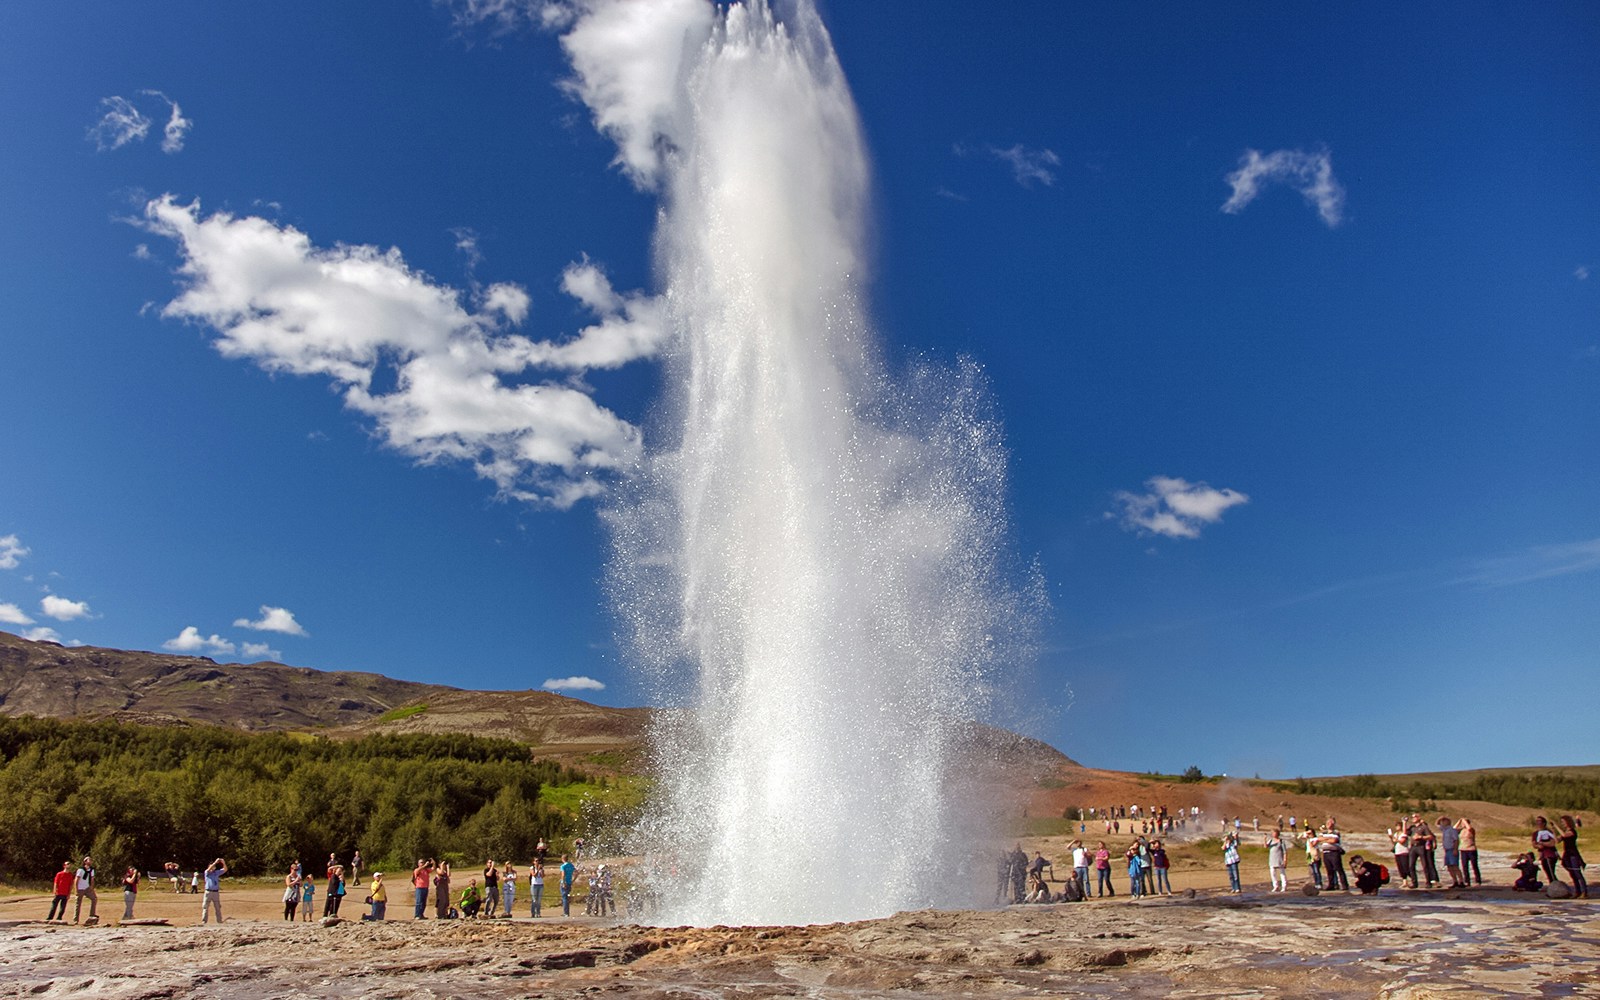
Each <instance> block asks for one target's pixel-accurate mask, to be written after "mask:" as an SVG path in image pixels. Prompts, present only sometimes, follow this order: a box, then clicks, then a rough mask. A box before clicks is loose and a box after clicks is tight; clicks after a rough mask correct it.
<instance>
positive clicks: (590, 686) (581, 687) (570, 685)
mask: <svg viewBox="0 0 1600 1000" xmlns="http://www.w3.org/2000/svg"><path fill="white" fill-rule="evenodd" d="M542 687H543V688H544V689H545V690H546V691H604V690H605V689H606V686H605V685H604V684H602V683H601V682H599V681H597V680H595V679H594V678H593V677H552V678H550V679H549V680H547V681H545V682H544V684H543V685H542Z"/></svg>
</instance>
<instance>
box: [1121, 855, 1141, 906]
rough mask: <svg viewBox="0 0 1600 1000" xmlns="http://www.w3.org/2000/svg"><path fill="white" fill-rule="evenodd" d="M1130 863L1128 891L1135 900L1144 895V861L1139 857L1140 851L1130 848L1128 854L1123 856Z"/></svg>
mask: <svg viewBox="0 0 1600 1000" xmlns="http://www.w3.org/2000/svg"><path fill="white" fill-rule="evenodd" d="M1123 857H1125V858H1127V861H1128V891H1129V892H1130V893H1132V894H1133V898H1134V899H1138V898H1140V897H1141V896H1143V895H1144V859H1143V858H1142V857H1140V856H1139V849H1138V848H1136V847H1130V848H1128V853H1127V854H1125V855H1123Z"/></svg>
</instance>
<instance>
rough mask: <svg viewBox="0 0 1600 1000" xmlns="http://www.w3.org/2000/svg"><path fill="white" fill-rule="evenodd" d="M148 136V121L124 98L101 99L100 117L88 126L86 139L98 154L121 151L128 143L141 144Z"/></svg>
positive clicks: (142, 113)
mask: <svg viewBox="0 0 1600 1000" xmlns="http://www.w3.org/2000/svg"><path fill="white" fill-rule="evenodd" d="M149 134H150V119H149V118H147V117H145V114H144V112H142V111H140V110H139V109H138V108H136V107H134V106H133V102H132V101H130V100H128V99H127V98H126V97H115V96H113V97H102V98H101V99H100V117H99V119H98V120H97V121H96V122H95V123H94V124H93V125H90V126H89V130H88V134H87V136H86V138H88V140H89V141H90V142H92V143H94V148H95V149H98V150H99V151H100V152H102V153H104V152H108V151H110V150H113V149H121V148H122V147H123V146H126V145H127V144H128V143H130V142H141V141H143V140H144V137H145V136H147V135H149Z"/></svg>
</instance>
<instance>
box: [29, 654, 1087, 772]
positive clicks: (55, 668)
mask: <svg viewBox="0 0 1600 1000" xmlns="http://www.w3.org/2000/svg"><path fill="white" fill-rule="evenodd" d="M23 715H31V716H38V717H40V718H57V719H103V718H110V719H117V720H120V721H124V722H136V723H142V724H146V725H194V724H208V725H217V726H224V727H227V728H231V729H241V730H245V731H247V732H319V733H323V734H325V735H329V736H361V735H367V734H371V733H423V734H431V735H452V734H463V733H468V734H472V735H475V736H489V737H498V738H502V739H512V740H516V741H517V742H519V743H524V744H527V745H529V746H530V747H532V748H533V750H534V752H535V753H536V754H537V755H538V756H540V757H546V758H552V759H557V760H565V761H569V762H581V763H582V764H583V765H584V766H585V767H586V768H588V769H589V770H601V771H606V770H613V771H633V770H637V769H638V767H639V766H640V762H641V757H642V753H643V749H644V745H645V733H646V731H647V729H648V727H649V725H650V716H651V710H650V709H648V708H607V707H605V706H601V705H593V704H590V703H589V702H586V701H581V700H579V699H577V698H568V697H565V696H564V695H559V694H555V693H554V692H550V691H532V690H529V691H469V690H463V689H461V688H454V687H448V686H446V685H442V684H421V683H416V682H413V681H400V680H395V679H393V678H390V677H385V676H383V675H382V674H374V673H361V672H352V671H338V670H335V671H324V670H314V669H311V668H309V667H293V666H287V665H285V664H282V663H271V662H267V663H249V664H245V663H218V662H216V661H215V660H212V659H210V658H208V657H203V656H178V655H174V654H170V653H149V652H139V651H134V650H122V649H108V648H102V647H97V646H76V647H67V646H61V645H59V644H57V643H53V642H33V641H30V640H27V639H24V638H22V637H20V636H16V635H12V634H10V633H7V632H0V716H13V717H15V716H23ZM963 735H964V739H963V743H964V745H965V746H966V747H967V748H968V752H969V754H970V756H971V763H972V764H973V765H974V766H975V767H976V768H977V770H978V771H979V772H980V773H982V774H994V775H996V776H999V775H1007V776H1018V775H1021V776H1023V780H1024V781H1025V782H1029V781H1032V780H1033V779H1034V778H1035V777H1038V778H1040V779H1043V778H1044V777H1046V776H1048V775H1050V774H1053V773H1054V772H1055V771H1056V770H1057V769H1059V768H1062V767H1068V768H1072V767H1076V766H1077V765H1076V764H1075V762H1073V761H1072V760H1071V759H1070V758H1068V757H1067V756H1066V755H1064V754H1062V753H1061V752H1060V751H1059V750H1057V749H1055V748H1054V747H1052V746H1050V745H1049V744H1047V743H1043V742H1041V741H1039V740H1035V739H1030V738H1029V737H1025V736H1020V735H1018V734H1016V733H1012V732H1008V731H1007V730H1004V729H996V728H993V727H990V726H983V725H979V724H976V723H974V724H972V726H971V727H970V728H969V729H968V731H967V732H966V733H965V734H963Z"/></svg>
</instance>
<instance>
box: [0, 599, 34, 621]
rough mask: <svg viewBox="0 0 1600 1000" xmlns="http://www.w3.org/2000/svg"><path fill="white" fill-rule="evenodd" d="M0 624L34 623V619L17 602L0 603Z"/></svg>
mask: <svg viewBox="0 0 1600 1000" xmlns="http://www.w3.org/2000/svg"><path fill="white" fill-rule="evenodd" d="M0 624H5V625H32V624H33V619H32V618H29V617H28V616H27V614H26V613H25V612H23V610H22V609H21V608H19V607H17V606H16V605H15V604H0Z"/></svg>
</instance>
